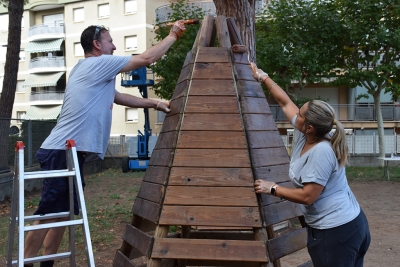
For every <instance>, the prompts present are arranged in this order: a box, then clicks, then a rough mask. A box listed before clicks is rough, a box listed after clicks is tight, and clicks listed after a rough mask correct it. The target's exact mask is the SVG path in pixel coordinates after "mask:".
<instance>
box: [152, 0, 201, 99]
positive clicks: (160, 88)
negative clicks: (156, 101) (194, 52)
mask: <svg viewBox="0 0 400 267" xmlns="http://www.w3.org/2000/svg"><path fill="white" fill-rule="evenodd" d="M171 10H172V13H170V14H168V15H169V19H170V21H171V22H174V21H177V20H182V19H183V20H187V19H193V18H198V19H199V20H202V19H203V17H204V12H202V9H201V8H200V7H198V6H197V5H195V4H189V3H187V1H184V0H179V1H178V2H176V3H173V4H171ZM199 27H200V25H199V24H193V25H186V32H185V34H184V35H183V36H182V37H181V38H180V39H179V40H178V41H177V42H175V43H174V44H173V45H172V47H171V48H170V49H169V50H168V52H167V53H166V54H165V56H164V57H162V58H161V59H159V60H158V61H157V62H156V64H155V65H154V66H153V70H154V72H155V73H156V75H157V76H159V77H161V78H162V79H161V81H160V82H158V83H156V84H155V85H154V86H153V90H154V92H155V94H156V95H157V96H159V97H162V98H164V99H171V97H172V95H173V93H174V90H175V86H176V83H177V81H178V78H179V75H180V71H181V69H182V66H183V63H184V61H185V58H186V54H187V53H188V52H189V51H190V49H192V47H193V43H194V41H195V39H196V35H197V32H198V30H199ZM169 30H170V27H169V26H166V23H165V22H160V21H158V20H157V21H156V30H155V33H156V37H155V39H156V40H157V41H161V40H162V39H164V38H165V37H166V36H167V35H168V33H169Z"/></svg>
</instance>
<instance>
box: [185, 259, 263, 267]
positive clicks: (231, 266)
mask: <svg viewBox="0 0 400 267" xmlns="http://www.w3.org/2000/svg"><path fill="white" fill-rule="evenodd" d="M186 266H202V267H203V266H210V267H215V266H219V267H260V263H258V262H248V261H247V262H243V261H216V260H187V264H186Z"/></svg>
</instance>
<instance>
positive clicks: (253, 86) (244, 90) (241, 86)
mask: <svg viewBox="0 0 400 267" xmlns="http://www.w3.org/2000/svg"><path fill="white" fill-rule="evenodd" d="M235 55H237V54H235ZM236 86H237V89H238V94H239V95H240V96H242V97H245V96H248V97H261V98H265V94H264V91H263V89H262V87H261V85H260V83H258V82H256V81H255V80H254V81H244V80H239V81H238V82H237V83H236Z"/></svg>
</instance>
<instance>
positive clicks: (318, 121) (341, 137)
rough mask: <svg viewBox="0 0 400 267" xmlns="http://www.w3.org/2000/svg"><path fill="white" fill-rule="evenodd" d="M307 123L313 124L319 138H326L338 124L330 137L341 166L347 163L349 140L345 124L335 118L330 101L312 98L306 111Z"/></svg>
mask: <svg viewBox="0 0 400 267" xmlns="http://www.w3.org/2000/svg"><path fill="white" fill-rule="evenodd" d="M305 118H306V124H307V123H308V124H311V125H312V126H313V127H314V129H315V134H316V138H317V140H320V139H323V138H325V136H326V135H327V134H329V133H330V131H331V130H332V127H333V125H336V131H335V133H334V134H333V136H332V137H331V138H330V143H331V145H332V149H333V151H334V152H335V155H336V158H337V160H338V162H339V165H340V166H344V165H346V164H347V153H348V148H347V142H346V133H345V131H344V128H343V125H342V124H341V123H340V122H339V121H337V120H335V110H334V109H333V108H332V106H331V105H329V104H328V103H326V102H324V101H321V100H311V101H310V102H309V103H308V109H307V111H306V112H305Z"/></svg>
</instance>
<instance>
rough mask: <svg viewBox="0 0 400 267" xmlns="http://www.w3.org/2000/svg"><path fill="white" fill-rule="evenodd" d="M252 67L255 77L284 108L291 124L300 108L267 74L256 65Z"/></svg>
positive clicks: (252, 64)
mask: <svg viewBox="0 0 400 267" xmlns="http://www.w3.org/2000/svg"><path fill="white" fill-rule="evenodd" d="M250 67H251V70H252V71H253V77H254V78H255V79H256V80H257V81H259V82H260V83H262V84H265V86H266V87H267V88H268V90H269V92H270V93H271V95H272V97H273V98H274V99H275V101H276V102H277V103H278V104H279V106H280V107H281V108H282V111H283V113H285V116H286V118H287V119H288V120H289V121H290V122H291V121H292V118H293V117H294V116H295V115H296V114H297V113H298V112H299V108H298V107H297V106H296V105H295V104H294V103H293V101H292V100H291V99H290V98H289V96H288V95H287V93H286V92H285V91H284V90H283V89H282V88H281V87H280V86H279V85H277V84H276V83H275V82H274V81H273V80H272V79H271V78H270V77H269V76H268V74H267V73H265V72H264V71H262V70H261V69H258V68H257V65H256V64H254V63H251V64H250Z"/></svg>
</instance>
